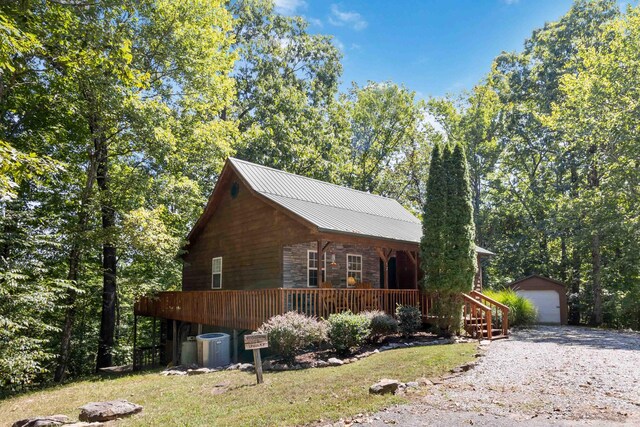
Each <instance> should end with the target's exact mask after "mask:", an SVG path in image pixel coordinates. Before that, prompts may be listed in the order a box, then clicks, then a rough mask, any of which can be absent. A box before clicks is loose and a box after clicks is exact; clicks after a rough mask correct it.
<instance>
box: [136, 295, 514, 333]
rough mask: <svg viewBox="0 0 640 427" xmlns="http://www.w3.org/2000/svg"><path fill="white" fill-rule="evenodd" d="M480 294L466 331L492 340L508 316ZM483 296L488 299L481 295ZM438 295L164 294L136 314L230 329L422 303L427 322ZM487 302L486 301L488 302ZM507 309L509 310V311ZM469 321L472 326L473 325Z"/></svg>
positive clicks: (144, 300)
mask: <svg viewBox="0 0 640 427" xmlns="http://www.w3.org/2000/svg"><path fill="white" fill-rule="evenodd" d="M477 294H479V293H472V296H469V295H466V294H461V295H459V296H458V297H456V298H460V305H461V306H463V314H464V318H465V319H467V320H465V322H466V324H465V328H466V329H467V332H469V333H470V334H472V335H476V334H480V333H481V330H482V329H484V328H487V327H488V328H487V329H488V334H489V338H491V329H492V328H491V325H492V313H493V310H495V311H496V313H497V312H498V311H499V312H500V313H499V314H500V316H499V317H500V322H501V323H502V325H503V333H504V334H505V335H506V334H507V331H506V328H507V324H506V323H505V322H507V316H506V314H505V312H504V308H503V306H502V305H501V304H499V303H497V302H495V301H493V300H490V299H487V298H485V299H481V297H479V296H478V295H477ZM480 295H481V296H482V297H483V298H484V295H482V294H480ZM437 298H438V296H437V294H434V293H427V292H422V291H418V290H413V289H284V288H278V289H258V290H246V291H231V290H219V291H180V292H161V293H159V294H158V295H157V296H155V297H141V298H140V299H139V300H138V301H137V302H136V304H135V307H134V313H135V314H136V315H139V316H150V317H159V318H163V319H171V320H179V321H183V322H189V323H199V324H202V325H212V326H220V327H226V328H230V329H247V330H256V329H258V328H259V327H260V325H262V324H263V323H264V322H265V321H266V320H268V319H269V318H270V317H273V316H275V315H278V314H283V313H286V312H288V311H297V312H300V313H305V314H307V315H309V316H315V317H322V318H327V317H329V315H330V314H332V313H339V312H342V311H346V310H350V311H351V312H353V313H359V312H361V311H365V310H382V311H384V312H386V313H388V314H390V315H395V310H396V306H397V305H398V304H402V305H413V306H416V305H419V306H420V311H421V312H422V318H423V320H425V321H427V320H429V319H430V318H432V313H433V306H434V302H435V301H436V299H437ZM485 301H486V302H485ZM507 310H508V309H507ZM470 322H471V323H470Z"/></svg>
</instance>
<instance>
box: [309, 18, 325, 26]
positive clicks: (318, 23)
mask: <svg viewBox="0 0 640 427" xmlns="http://www.w3.org/2000/svg"><path fill="white" fill-rule="evenodd" d="M306 19H307V21H309V24H311V25H314V26H316V27H318V28H322V27H324V25H323V24H322V21H321V20H319V19H318V18H306Z"/></svg>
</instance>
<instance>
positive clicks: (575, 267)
mask: <svg viewBox="0 0 640 427" xmlns="http://www.w3.org/2000/svg"><path fill="white" fill-rule="evenodd" d="M571 258H572V259H571V264H572V265H571V294H572V295H575V296H574V297H573V298H572V299H571V300H572V301H571V305H570V306H569V323H570V324H572V325H579V324H580V320H581V319H580V268H581V264H582V260H581V259H580V251H579V250H578V249H577V248H575V247H574V248H573V253H572V255H571Z"/></svg>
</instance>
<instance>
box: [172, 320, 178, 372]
mask: <svg viewBox="0 0 640 427" xmlns="http://www.w3.org/2000/svg"><path fill="white" fill-rule="evenodd" d="M171 347H172V350H173V353H172V355H171V364H172V365H173V366H177V365H178V322H177V321H176V320H174V321H173V340H172V343H171Z"/></svg>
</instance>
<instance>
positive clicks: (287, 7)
mask: <svg viewBox="0 0 640 427" xmlns="http://www.w3.org/2000/svg"><path fill="white" fill-rule="evenodd" d="M274 5H275V9H276V12H278V13H281V14H283V15H293V14H294V13H296V12H297V10H298V9H305V8H306V7H307V2H306V1H304V0H275V1H274Z"/></svg>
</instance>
